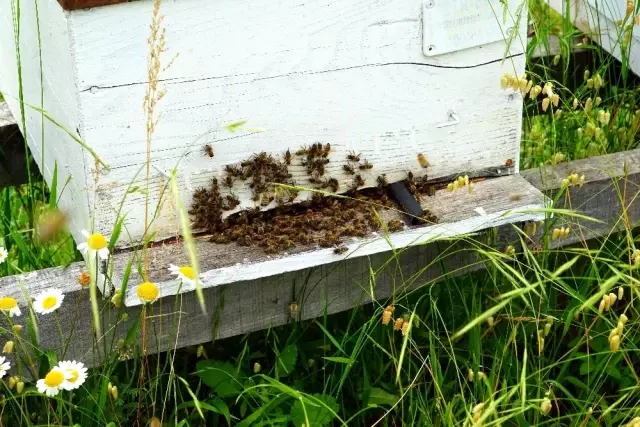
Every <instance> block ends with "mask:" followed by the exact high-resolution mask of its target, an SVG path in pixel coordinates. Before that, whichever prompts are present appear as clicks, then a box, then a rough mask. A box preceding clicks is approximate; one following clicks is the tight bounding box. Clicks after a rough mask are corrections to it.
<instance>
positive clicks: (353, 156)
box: [347, 151, 360, 163]
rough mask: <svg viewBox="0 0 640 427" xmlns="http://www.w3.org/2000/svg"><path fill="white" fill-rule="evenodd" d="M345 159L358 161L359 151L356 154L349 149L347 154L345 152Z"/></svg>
mask: <svg viewBox="0 0 640 427" xmlns="http://www.w3.org/2000/svg"><path fill="white" fill-rule="evenodd" d="M347 160H349V161H350V162H356V163H358V162H359V161H360V153H358V154H356V152H355V151H349V154H347Z"/></svg>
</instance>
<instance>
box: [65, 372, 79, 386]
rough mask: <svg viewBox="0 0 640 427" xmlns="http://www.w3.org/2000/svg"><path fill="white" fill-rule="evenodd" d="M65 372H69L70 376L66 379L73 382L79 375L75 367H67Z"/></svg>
mask: <svg viewBox="0 0 640 427" xmlns="http://www.w3.org/2000/svg"><path fill="white" fill-rule="evenodd" d="M67 372H68V373H69V374H71V378H69V379H68V380H67V381H69V382H70V383H75V382H76V381H77V380H78V377H79V376H80V374H79V373H78V371H76V370H75V369H67Z"/></svg>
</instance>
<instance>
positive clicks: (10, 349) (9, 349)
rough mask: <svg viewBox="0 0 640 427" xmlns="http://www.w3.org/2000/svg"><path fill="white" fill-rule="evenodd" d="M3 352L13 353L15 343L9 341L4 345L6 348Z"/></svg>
mask: <svg viewBox="0 0 640 427" xmlns="http://www.w3.org/2000/svg"><path fill="white" fill-rule="evenodd" d="M2 352H3V353H8V354H11V353H13V341H7V342H6V344H5V345H4V348H3V349H2Z"/></svg>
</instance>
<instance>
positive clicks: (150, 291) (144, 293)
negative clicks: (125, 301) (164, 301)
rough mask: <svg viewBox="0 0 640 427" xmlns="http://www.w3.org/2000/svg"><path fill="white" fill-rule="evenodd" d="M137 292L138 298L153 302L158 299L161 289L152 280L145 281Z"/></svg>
mask: <svg viewBox="0 0 640 427" xmlns="http://www.w3.org/2000/svg"><path fill="white" fill-rule="evenodd" d="M136 294H138V298H140V299H141V300H142V301H144V302H153V301H155V300H157V299H158V295H159V294H160V291H159V290H158V287H157V286H156V285H155V284H153V283H151V282H144V283H142V284H141V285H140V286H138V289H137V290H136Z"/></svg>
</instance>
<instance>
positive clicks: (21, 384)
mask: <svg viewBox="0 0 640 427" xmlns="http://www.w3.org/2000/svg"><path fill="white" fill-rule="evenodd" d="M22 390H24V381H18V384H16V391H17V392H18V394H21V393H22Z"/></svg>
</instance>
